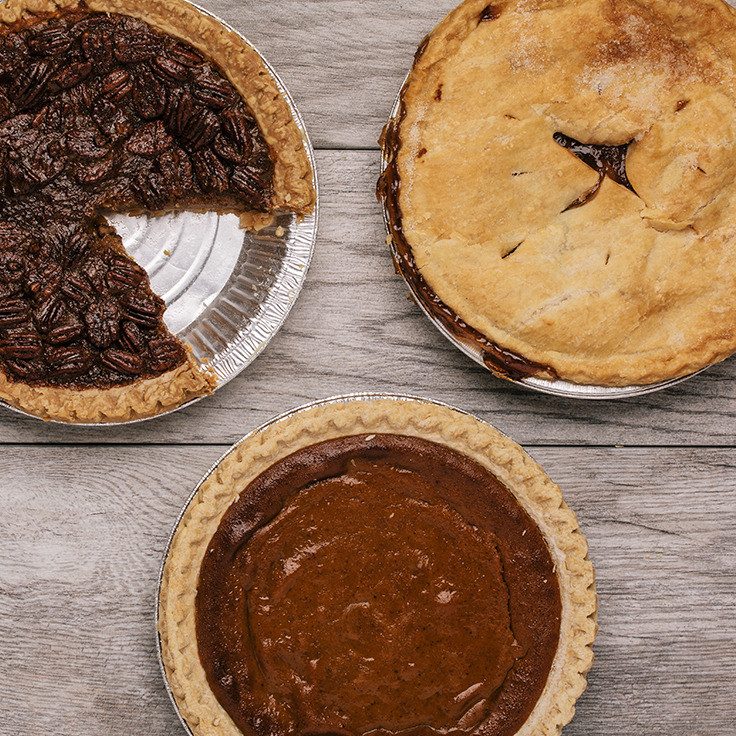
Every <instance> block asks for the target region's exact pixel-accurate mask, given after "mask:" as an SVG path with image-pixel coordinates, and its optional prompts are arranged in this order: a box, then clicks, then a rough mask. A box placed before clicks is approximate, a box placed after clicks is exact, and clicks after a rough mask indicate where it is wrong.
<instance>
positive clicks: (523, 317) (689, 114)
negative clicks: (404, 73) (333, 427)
mask: <svg viewBox="0 0 736 736" xmlns="http://www.w3.org/2000/svg"><path fill="white" fill-rule="evenodd" d="M735 82H736V16H735V15H734V11H733V9H732V8H731V7H730V6H728V5H727V4H726V3H725V2H721V0H564V1H563V0H498V1H497V2H492V3H490V4H489V3H488V2H487V1H486V2H484V1H483V0H468V1H467V2H464V3H463V4H461V5H460V6H459V7H458V8H457V9H456V10H454V11H453V12H451V13H450V14H449V15H448V16H447V17H446V18H445V19H444V20H443V21H442V23H440V25H439V26H438V27H437V28H436V29H435V30H434V31H433V32H432V33H431V34H430V35H429V36H428V37H427V38H426V39H425V41H424V42H423V43H422V45H421V47H420V49H419V51H418V53H417V56H416V59H415V63H414V66H413V68H412V71H411V73H410V75H409V77H408V79H407V82H406V84H405V86H404V88H403V90H402V93H401V98H400V109H399V113H398V115H397V117H396V119H395V120H394V121H392V123H391V124H389V126H388V128H387V130H386V134H385V139H384V143H383V145H384V151H385V153H386V154H387V157H388V160H389V165H388V167H387V169H386V172H385V173H384V175H383V178H382V181H381V182H380V189H381V190H382V192H383V193H384V196H385V197H386V204H387V210H388V212H389V216H390V217H389V219H390V226H391V231H392V238H393V241H394V245H395V247H396V250H397V262H398V265H399V267H400V269H401V271H402V273H403V274H404V275H405V276H406V278H407V279H408V280H409V281H410V283H411V284H412V285H413V287H414V290H415V293H418V295H419V297H420V299H421V301H422V303H423V304H424V306H425V307H427V308H428V309H429V310H430V311H431V312H432V313H434V314H435V315H437V316H438V318H439V319H440V321H441V322H442V323H443V324H445V326H446V327H448V329H450V330H451V331H452V332H453V333H455V334H457V335H458V336H460V337H461V338H462V339H467V340H469V341H471V342H473V343H474V344H476V345H478V346H479V348H480V350H481V352H482V353H483V354H484V356H485V357H486V358H487V359H486V362H487V364H488V366H489V367H490V368H491V369H492V370H495V371H496V372H498V373H501V374H505V375H509V376H512V377H520V376H523V375H529V374H537V375H540V376H547V377H551V378H556V377H558V378H561V379H565V380H568V381H572V382H577V383H588V384H598V385H622V386H623V385H632V384H647V383H653V382H657V381H661V380H665V379H669V378H674V377H677V376H681V375H686V374H688V373H692V372H694V371H696V370H698V369H700V368H703V367H704V366H707V365H709V364H711V363H713V362H716V361H718V360H722V359H723V358H725V357H727V356H728V355H730V354H731V353H733V352H734V350H736V330H735V329H734V324H735V323H736V84H735Z"/></svg>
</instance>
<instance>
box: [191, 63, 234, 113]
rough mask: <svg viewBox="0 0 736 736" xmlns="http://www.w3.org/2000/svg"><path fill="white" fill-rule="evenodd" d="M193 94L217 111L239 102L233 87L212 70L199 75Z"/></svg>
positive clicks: (206, 70)
mask: <svg viewBox="0 0 736 736" xmlns="http://www.w3.org/2000/svg"><path fill="white" fill-rule="evenodd" d="M192 94H193V95H194V96H195V97H196V98H197V99H198V100H199V101H200V102H204V104H205V105H207V106H209V107H211V108H213V109H215V110H222V109H223V108H225V107H227V106H228V105H232V104H233V103H234V102H235V101H236V100H237V96H236V94H235V90H234V89H233V87H232V85H231V84H230V83H229V82H228V81H227V80H226V79H223V78H222V77H220V76H219V75H217V74H215V73H214V72H213V71H212V70H211V69H205V70H203V71H202V72H200V74H199V75H197V79H196V83H195V84H194V86H193V88H192Z"/></svg>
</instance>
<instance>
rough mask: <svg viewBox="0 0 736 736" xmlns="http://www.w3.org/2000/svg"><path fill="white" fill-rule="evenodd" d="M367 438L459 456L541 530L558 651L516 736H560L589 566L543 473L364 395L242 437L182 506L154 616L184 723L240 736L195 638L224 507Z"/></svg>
mask: <svg viewBox="0 0 736 736" xmlns="http://www.w3.org/2000/svg"><path fill="white" fill-rule="evenodd" d="M373 432H375V433H392V434H403V435H408V436H412V437H421V438H423V439H426V440H430V441H433V442H437V443H440V444H443V445H445V446H447V447H450V448H452V449H454V450H457V451H459V452H461V453H463V454H465V455H466V456H468V457H469V458H471V459H473V460H475V461H476V462H478V463H480V465H482V466H483V467H485V468H486V469H488V470H489V471H490V472H492V473H493V474H494V475H495V476H496V477H497V478H498V479H499V480H500V481H501V482H502V483H503V484H504V485H505V486H506V487H507V488H508V489H509V490H510V491H511V492H512V493H513V495H514V496H515V497H516V499H517V501H518V502H519V503H520V504H521V506H522V507H523V508H524V510H525V511H526V512H527V513H528V514H529V515H530V516H531V517H532V518H533V519H534V521H535V522H536V523H537V525H538V526H539V528H540V529H541V531H542V533H543V535H544V538H545V540H546V542H547V544H548V546H549V549H550V553H551V555H552V559H553V560H554V562H555V565H556V567H557V574H558V577H559V583H560V594H561V598H562V619H561V623H560V643H559V645H558V650H557V654H556V656H555V659H554V662H553V665H552V669H551V671H550V675H549V679H548V681H547V685H546V686H545V689H544V692H543V694H542V696H541V698H540V699H539V701H538V702H537V705H536V706H535V708H534V710H533V711H532V713H531V715H530V716H529V718H528V720H527V721H526V723H525V724H524V725H523V726H522V728H521V729H520V730H519V731H518V732H517V734H518V736H531V735H532V734H534V735H535V736H536V735H538V736H542V735H544V736H551V735H553V734H559V733H560V731H561V729H562V726H564V725H565V724H566V723H568V722H569V720H570V719H571V718H572V716H573V713H574V710H575V709H574V704H575V701H576V699H577V698H578V697H579V695H580V694H581V693H582V692H583V690H584V689H585V686H586V679H585V675H586V673H587V672H588V670H589V669H590V666H591V664H592V661H593V652H592V643H593V640H594V638H595V635H596V631H597V624H596V616H597V597H596V593H595V582H594V573H593V566H592V564H591V563H590V561H589V560H588V556H587V552H588V547H587V542H586V540H585V538H584V537H583V535H582V533H581V532H580V529H579V527H578V524H577V520H576V518H575V514H574V513H573V512H572V511H571V510H570V509H569V508H568V506H567V505H566V504H565V502H564V500H563V498H562V493H561V491H560V489H559V488H558V487H557V486H556V485H555V484H554V483H553V482H552V481H551V480H550V479H549V477H548V476H547V475H546V474H545V473H544V471H543V470H542V469H541V468H540V466H539V465H537V463H535V462H534V461H533V460H532V459H531V458H530V457H529V456H528V455H527V454H526V453H525V452H524V451H523V450H522V449H521V448H520V447H519V446H518V445H517V444H515V443H514V442H512V441H511V440H510V439H508V438H507V437H505V436H504V435H502V434H501V433H500V432H498V431H497V430H495V429H493V428H492V427H490V426H489V425H487V424H485V423H483V422H481V421H479V420H478V419H476V418H474V417H472V416H470V415H467V414H463V413H462V412H459V411H457V410H455V409H451V408H449V407H446V406H442V405H438V404H430V403H425V402H420V401H416V400H407V399H398V398H397V399H391V398H379V397H370V396H369V397H346V398H345V399H338V400H330V401H327V402H323V403H320V404H317V405H313V406H311V407H307V408H305V409H302V410H299V411H297V412H296V413H294V414H290V415H287V416H286V417H284V418H282V419H279V420H276V421H275V422H273V423H271V424H269V425H267V426H266V427H264V428H262V429H259V430H256V431H255V432H253V433H252V434H250V435H247V436H246V437H245V438H244V439H243V440H242V441H241V442H240V443H239V444H238V445H237V446H236V447H234V448H233V449H232V450H231V451H230V452H229V453H228V454H227V455H226V456H225V457H224V458H223V459H222V460H221V461H220V462H219V463H218V464H217V466H216V467H215V468H214V469H213V470H212V472H211V473H210V474H209V475H208V476H207V477H206V479H205V480H204V481H203V483H202V484H201V485H200V487H199V489H198V491H197V493H196V494H195V495H194V497H193V498H192V499H191V501H190V502H189V504H188V506H187V507H186V509H185V511H184V514H183V515H182V518H181V520H180V522H179V524H178V527H177V529H176V532H175V534H174V535H173V538H172V541H171V544H170V547H169V551H168V555H167V558H166V561H165V564H164V568H163V572H162V579H161V588H160V597H159V611H158V630H159V635H160V642H161V650H162V657H163V662H164V666H165V669H166V676H167V680H168V683H169V686H170V688H171V691H172V693H173V696H174V698H175V700H176V703H177V705H178V707H179V711H180V713H181V715H182V717H183V718H184V719H185V720H186V722H187V724H188V725H189V727H190V728H191V729H192V731H193V733H194V734H195V735H196V736H241V731H240V730H239V729H238V728H237V727H236V726H235V724H234V723H233V722H232V720H231V719H230V716H229V715H228V714H227V713H226V712H225V710H224V709H223V708H222V706H221V705H220V704H219V702H218V701H217V700H216V698H215V696H214V695H213V693H212V691H211V689H210V687H209V685H208V683H207V678H206V675H205V672H204V669H203V668H202V665H201V663H200V660H199V654H198V650H197V638H196V630H195V597H196V592H197V585H198V578H199V569H200V566H201V563H202V559H203V556H204V554H205V551H206V549H207V546H208V544H209V541H210V538H211V537H212V535H213V534H214V532H215V531H216V530H217V528H218V526H219V524H220V521H221V519H222V517H223V515H224V513H225V511H226V510H227V508H228V507H229V506H230V504H231V503H232V502H233V501H234V500H235V499H236V498H237V497H238V496H239V495H240V492H241V491H242V490H243V489H244V488H245V487H246V486H247V485H248V484H249V483H250V482H251V481H252V480H253V479H254V478H256V477H257V476H258V475H259V474H260V473H261V472H263V471H264V470H266V469H267V468H268V467H269V466H271V465H272V464H273V463H274V462H276V461H278V460H280V459H281V458H283V457H285V456H287V455H289V454H291V453H293V452H295V451H297V450H299V449H301V448H303V447H308V446H309V445H312V444H314V443H316V442H321V441H323V440H328V439H333V438H335V437H341V436H347V435H353V434H364V433H373Z"/></svg>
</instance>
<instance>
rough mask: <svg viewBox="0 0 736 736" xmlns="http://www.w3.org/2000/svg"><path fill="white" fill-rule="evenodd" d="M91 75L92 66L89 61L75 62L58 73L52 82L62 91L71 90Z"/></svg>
mask: <svg viewBox="0 0 736 736" xmlns="http://www.w3.org/2000/svg"><path fill="white" fill-rule="evenodd" d="M91 73H92V64H91V63H90V62H89V61H75V62H72V63H71V64H69V66H67V67H65V68H64V69H62V70H61V71H60V72H57V74H56V75H55V76H54V77H52V79H51V81H52V82H53V83H54V84H56V85H58V86H59V87H61V89H69V88H70V87H74V86H75V85H77V84H79V83H80V82H82V81H83V80H85V79H87V77H88V76H89V75H90V74H91Z"/></svg>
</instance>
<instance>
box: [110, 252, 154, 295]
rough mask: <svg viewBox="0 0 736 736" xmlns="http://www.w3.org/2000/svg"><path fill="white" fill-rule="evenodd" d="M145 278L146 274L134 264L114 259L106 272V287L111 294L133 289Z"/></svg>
mask: <svg viewBox="0 0 736 736" xmlns="http://www.w3.org/2000/svg"><path fill="white" fill-rule="evenodd" d="M145 277H146V272H145V271H144V270H143V269H142V268H141V267H140V266H139V265H138V264H137V263H135V262H133V261H128V260H123V259H122V258H116V259H115V260H114V261H113V262H112V264H111V265H110V268H109V269H108V272H107V277H106V280H107V285H108V287H109V289H110V291H112V292H121V291H127V290H128V289H132V288H135V287H136V286H138V284H140V283H141V281H143V279H144V278H145Z"/></svg>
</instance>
